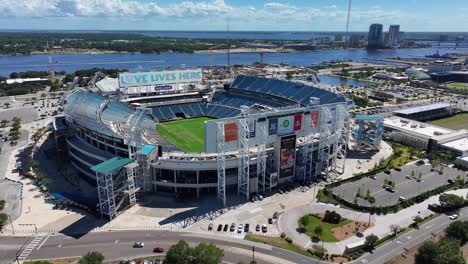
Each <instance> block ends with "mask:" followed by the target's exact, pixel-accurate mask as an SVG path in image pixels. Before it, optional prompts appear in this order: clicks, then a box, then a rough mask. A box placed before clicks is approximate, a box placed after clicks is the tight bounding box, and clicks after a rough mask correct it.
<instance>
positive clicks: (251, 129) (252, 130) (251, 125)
mask: <svg viewBox="0 0 468 264" xmlns="http://www.w3.org/2000/svg"><path fill="white" fill-rule="evenodd" d="M256 124H257V122H255V120H250V121H249V122H248V125H249V138H254V137H255V128H256V127H257V126H256Z"/></svg>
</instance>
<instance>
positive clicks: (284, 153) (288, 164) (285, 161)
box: [279, 135, 296, 179]
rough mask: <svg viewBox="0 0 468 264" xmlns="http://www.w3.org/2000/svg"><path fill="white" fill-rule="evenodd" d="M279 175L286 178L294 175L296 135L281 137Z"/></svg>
mask: <svg viewBox="0 0 468 264" xmlns="http://www.w3.org/2000/svg"><path fill="white" fill-rule="evenodd" d="M280 145H281V147H280V155H279V156H280V161H279V162H280V165H279V177H280V179H281V178H286V177H291V176H294V167H295V165H296V135H290V136H285V137H282V138H281V144H280Z"/></svg>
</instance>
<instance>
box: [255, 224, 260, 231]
mask: <svg viewBox="0 0 468 264" xmlns="http://www.w3.org/2000/svg"><path fill="white" fill-rule="evenodd" d="M255 231H257V232H260V225H259V224H257V225H256V226H255Z"/></svg>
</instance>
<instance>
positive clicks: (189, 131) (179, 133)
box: [156, 117, 213, 152]
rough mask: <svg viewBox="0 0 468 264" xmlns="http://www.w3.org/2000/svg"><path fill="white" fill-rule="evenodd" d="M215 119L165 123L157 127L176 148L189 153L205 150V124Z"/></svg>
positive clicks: (203, 118)
mask: <svg viewBox="0 0 468 264" xmlns="http://www.w3.org/2000/svg"><path fill="white" fill-rule="evenodd" d="M211 119H213V118H209V117H199V118H192V119H183V120H177V121H170V122H164V123H160V124H157V125H156V129H157V130H158V132H159V134H161V136H163V137H164V138H165V139H166V140H167V141H169V143H171V144H173V145H174V146H176V148H178V149H181V150H184V151H188V152H203V151H204V150H205V144H204V142H205V124H204V122H205V121H207V120H211Z"/></svg>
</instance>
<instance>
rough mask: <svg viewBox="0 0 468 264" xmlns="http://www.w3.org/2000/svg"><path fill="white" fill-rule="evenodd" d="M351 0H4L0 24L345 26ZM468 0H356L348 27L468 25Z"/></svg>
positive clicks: (451, 28) (444, 28)
mask: <svg viewBox="0 0 468 264" xmlns="http://www.w3.org/2000/svg"><path fill="white" fill-rule="evenodd" d="M347 9H348V0H335V1H329V0H315V1H307V0H291V1H279V0H276V1H275V0H260V1H250V0H235V1H234V0H182V1H181V0H179V1H170V0H159V1H154V0H113V1H96V0H3V1H1V3H0V25H1V26H0V28H2V29H45V30H47V29H51V30H52V29H56V30H225V29H226V25H227V24H228V23H229V25H230V29H231V30H233V31H345V29H346V17H347ZM467 12H468V1H466V0H451V1H450V2H449V3H446V4H442V5H441V2H440V1H435V0H393V1H384V0H377V1H371V0H361V1H353V5H352V13H351V19H350V25H349V30H350V31H360V32H365V31H367V30H368V28H369V25H370V24H374V23H379V24H383V25H384V28H388V26H389V25H391V24H398V25H401V28H400V29H401V30H402V31H406V32H463V31H467V30H468V29H467V28H466V25H467V24H468V16H467V15H466V13H467Z"/></svg>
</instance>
